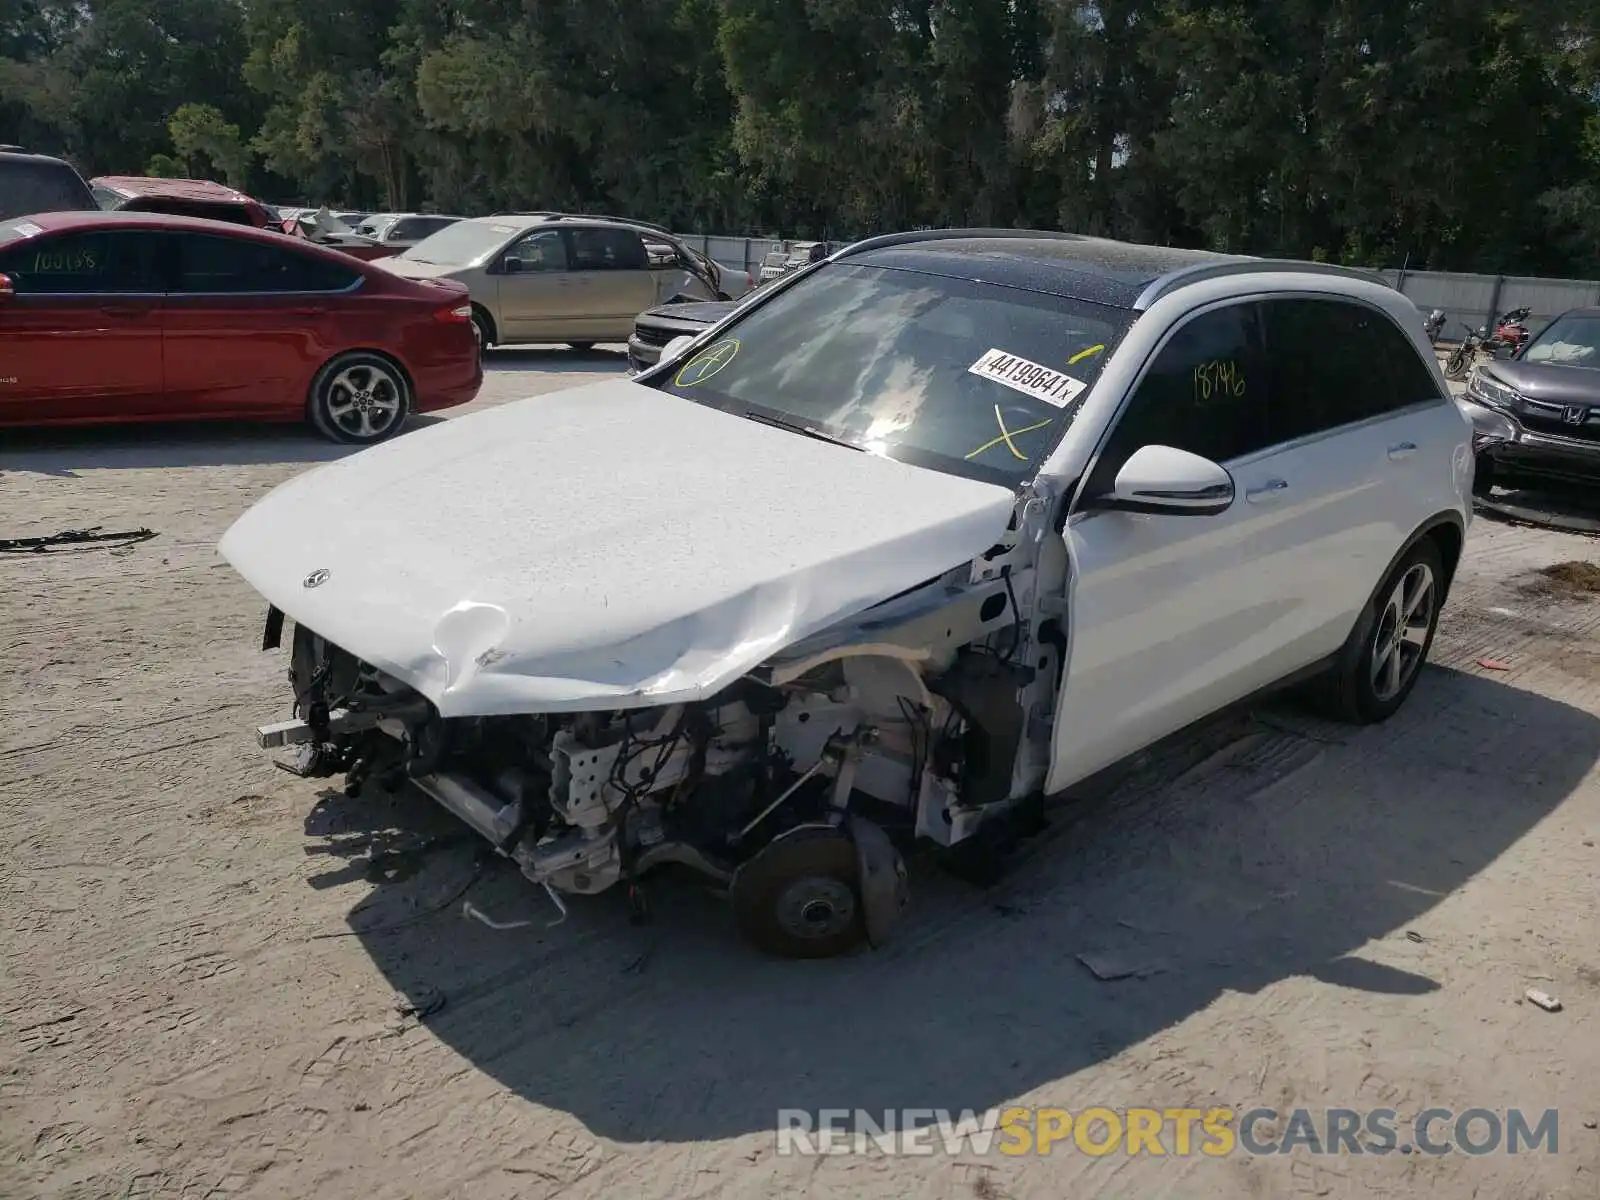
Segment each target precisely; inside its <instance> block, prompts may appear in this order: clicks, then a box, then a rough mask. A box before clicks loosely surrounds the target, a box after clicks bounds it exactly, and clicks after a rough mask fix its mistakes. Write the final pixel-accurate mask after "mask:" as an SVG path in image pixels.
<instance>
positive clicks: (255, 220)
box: [89, 175, 281, 229]
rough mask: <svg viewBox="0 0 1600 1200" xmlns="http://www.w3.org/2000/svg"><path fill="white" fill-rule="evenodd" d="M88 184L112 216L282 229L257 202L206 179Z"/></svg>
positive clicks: (118, 178)
mask: <svg viewBox="0 0 1600 1200" xmlns="http://www.w3.org/2000/svg"><path fill="white" fill-rule="evenodd" d="M89 182H90V186H91V187H93V189H94V195H95V197H96V199H97V200H99V202H100V204H99V206H100V207H101V208H104V209H106V210H107V211H111V212H149V213H166V214H168V215H169V216H175V217H204V218H205V219H207V220H211V221H227V222H229V223H231V224H234V225H249V226H251V227H252V228H255V229H273V228H281V224H279V223H276V222H274V221H273V219H272V214H270V213H269V212H268V211H267V209H266V206H265V205H263V204H262V203H261V202H260V201H258V200H253V199H251V198H250V197H249V196H247V195H245V194H244V193H243V192H241V191H239V190H238V189H236V188H231V187H226V186H224V185H223V184H220V183H214V182H212V181H211V180H209V179H163V178H159V177H155V176H135V175H99V176H96V177H95V178H94V179H92V180H90V181H89Z"/></svg>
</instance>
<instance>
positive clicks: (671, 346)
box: [657, 333, 694, 362]
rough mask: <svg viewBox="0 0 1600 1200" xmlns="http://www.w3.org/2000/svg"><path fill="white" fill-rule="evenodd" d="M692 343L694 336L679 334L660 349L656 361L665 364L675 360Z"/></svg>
mask: <svg viewBox="0 0 1600 1200" xmlns="http://www.w3.org/2000/svg"><path fill="white" fill-rule="evenodd" d="M693 342H694V334H692V333H680V334H679V335H678V336H677V337H675V338H673V339H672V340H671V341H670V342H668V343H667V344H666V345H665V346H663V347H662V348H661V357H660V359H658V360H657V361H659V362H667V361H669V360H670V359H674V358H677V357H678V355H680V354H682V353H683V352H684V351H685V350H687V349H688V348H689V346H690V345H691V344H692V343H693Z"/></svg>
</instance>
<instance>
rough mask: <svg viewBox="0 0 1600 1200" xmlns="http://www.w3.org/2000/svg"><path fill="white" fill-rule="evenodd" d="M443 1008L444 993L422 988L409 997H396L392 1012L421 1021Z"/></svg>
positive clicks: (436, 989)
mask: <svg viewBox="0 0 1600 1200" xmlns="http://www.w3.org/2000/svg"><path fill="white" fill-rule="evenodd" d="M443 1007H444V993H443V992H441V991H440V990H439V989H438V988H432V987H423V988H418V989H417V990H416V992H415V993H414V994H412V995H409V996H396V997H395V1001H394V1010H395V1012H397V1013H399V1014H400V1015H401V1016H402V1017H415V1018H417V1020H419V1021H420V1020H422V1018H424V1017H431V1016H432V1015H433V1014H434V1013H436V1012H438V1011H439V1010H440V1009H441V1008H443Z"/></svg>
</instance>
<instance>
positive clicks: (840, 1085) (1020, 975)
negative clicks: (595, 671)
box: [0, 351, 1600, 1200]
mask: <svg viewBox="0 0 1600 1200" xmlns="http://www.w3.org/2000/svg"><path fill="white" fill-rule="evenodd" d="M620 369H621V360H620V356H619V355H617V354H614V353H606V352H604V351H600V352H595V353H593V354H591V355H587V356H580V355H574V354H573V353H571V352H566V351H548V352H536V351H529V352H522V353H511V354H502V355H500V356H498V358H497V359H496V363H495V370H494V372H493V374H492V376H491V379H490V382H489V384H488V385H487V387H486V389H485V393H484V398H483V400H481V401H480V402H479V403H480V404H490V403H498V402H503V401H505V400H507V399H512V398H516V397H519V396H523V395H529V394H532V393H535V392H541V391H549V390H552V389H554V388H557V387H560V386H565V385H568V384H570V383H573V382H576V381H578V380H581V379H583V378H585V377H592V376H593V374H594V373H596V372H611V371H616V370H620ZM0 436H3V437H4V439H5V440H4V441H3V442H0V513H3V514H4V521H3V524H0V537H15V536H22V535H29V534H34V533H49V532H54V531H57V530H61V529H68V528H81V527H85V526H93V525H100V526H104V527H105V528H106V529H132V528H137V527H139V526H149V527H150V528H152V529H154V530H156V531H157V532H158V534H159V536H157V537H156V538H155V539H154V540H151V541H148V542H145V543H144V544H141V545H137V546H133V547H130V548H127V549H124V550H117V551H110V550H105V549H93V550H85V551H81V552H75V553H72V552H63V553H51V554H48V555H17V554H7V555H0V646H3V648H4V656H3V658H0V672H3V682H0V955H3V958H0V1196H4V1197H25V1196H52V1197H83V1198H96V1200H98V1198H100V1197H140V1198H155V1197H207V1196H229V1197H233V1196H249V1197H276V1196H286V1197H287V1196H312V1195H315V1196H319V1197H327V1198H340V1197H352V1198H355V1197H360V1198H362V1200H381V1198H387V1197H417V1198H435V1197H438V1198H442V1197H463V1198H468V1197H470V1198H472V1200H478V1198H483V1200H500V1198H511V1197H518V1198H526V1200H541V1198H545V1197H556V1196H560V1197H563V1198H570V1200H578V1198H580V1197H611V1196H616V1197H622V1196H631V1197H634V1198H635V1200H652V1198H656V1197H660V1198H666V1197H674V1198H676V1197H688V1196H696V1197H716V1198H730V1200H731V1198H734V1197H758V1196H774V1195H779V1194H784V1195H793V1196H824V1195H826V1196H850V1197H862V1198H871V1197H885V1198H888V1197H897V1198H898V1197H905V1198H913V1200H920V1198H927V1200H945V1198H965V1197H976V1198H977V1200H997V1198H999V1197H1011V1198H1013V1200H1046V1198H1049V1200H1058V1198H1059V1197H1062V1196H1066V1195H1072V1196H1089V1195H1095V1196H1130V1197H1139V1198H1140V1200H1149V1198H1154V1197H1161V1196H1183V1197H1212V1196H1215V1197H1219V1198H1222V1197H1226V1198H1228V1200H1233V1198H1236V1197H1247V1196H1261V1197H1285V1196H1291V1195H1293V1196H1300V1195H1306V1196H1335V1197H1340V1196H1382V1195H1408V1196H1409V1195H1431V1196H1439V1197H1463V1198H1465V1197H1469V1196H1473V1197H1478V1196H1481V1197H1486V1198H1488V1197H1516V1198H1518V1200H1531V1198H1534V1197H1550V1198H1555V1197H1572V1198H1574V1200H1576V1198H1580V1197H1581V1198H1583V1200H1593V1198H1594V1197H1595V1196H1596V1195H1600V1132H1597V1131H1596V1130H1595V1129H1594V1128H1593V1126H1594V1125H1595V1121H1596V1117H1597V1116H1600V1082H1597V1081H1600V917H1597V905H1596V899H1597V897H1596V880H1597V877H1600V848H1597V842H1600V774H1597V770H1596V763H1597V760H1600V640H1597V637H1596V633H1597V630H1600V598H1597V595H1596V593H1595V592H1594V590H1593V589H1592V587H1591V586H1590V585H1591V584H1592V583H1593V575H1592V572H1588V571H1585V570H1583V569H1582V568H1570V567H1569V568H1566V569H1564V570H1561V571H1557V572H1554V573H1553V574H1541V573H1540V569H1541V568H1545V567H1552V566H1555V565H1557V564H1560V563H1570V562H1579V563H1584V562H1587V563H1594V562H1596V561H1600V554H1597V550H1600V542H1596V541H1593V540H1587V539H1584V538H1581V537H1577V536H1574V535H1568V534H1553V533H1548V532H1539V531H1532V530H1527V529H1522V528H1518V527H1515V526H1511V525H1506V524H1496V523H1492V522H1489V521H1479V522H1478V523H1477V524H1476V526H1475V527H1474V529H1473V531H1472V534H1471V537H1470V540H1469V544H1468V549H1467V553H1466V556H1465V560H1464V563H1463V567H1462V571H1461V575H1460V578H1459V581H1458V583H1457V585H1456V590H1455V593H1454V595H1453V597H1452V601H1451V605H1450V608H1449V611H1448V613H1447V616H1446V618H1445V621H1444V624H1443V626H1442V629H1441V632H1440V636H1439V639H1438V643H1437V645H1436V647H1435V651H1434V656H1433V657H1434V661H1435V664H1436V665H1434V666H1433V667H1431V668H1430V669H1429V671H1428V672H1427V674H1426V675H1425V676H1424V678H1423V679H1422V681H1421V683H1420V685H1419V687H1418V688H1417V690H1416V692H1415V693H1414V695H1413V697H1412V699H1411V701H1410V703H1409V704H1408V706H1407V707H1406V708H1405V710H1403V711H1402V713H1401V714H1400V715H1399V716H1398V717H1396V718H1395V719H1394V720H1393V721H1391V722H1389V723H1388V724H1386V725H1384V726H1382V727H1378V728H1372V729H1366V730H1361V731H1351V730H1348V729H1344V728H1340V727H1336V726H1330V725H1325V724H1322V723H1319V722H1317V721H1314V720H1312V719H1310V718H1308V717H1305V716H1303V715H1301V714H1299V713H1297V712H1296V711H1295V710H1293V709H1292V708H1287V707H1274V708H1272V709H1269V710H1265V711H1263V712H1261V713H1257V714H1254V715H1252V716H1249V717H1247V718H1243V719H1240V720H1238V721H1232V722H1229V723H1227V724H1226V725H1223V726H1218V727H1216V728H1214V729H1212V730H1209V731H1207V732H1206V733H1205V734H1204V735H1203V736H1196V737H1193V738H1188V739H1182V740H1180V741H1179V742H1178V743H1177V744H1175V745H1174V746H1172V747H1165V748H1163V749H1161V750H1160V751H1159V752H1156V753H1153V754H1150V755H1147V756H1146V757H1145V758H1144V759H1143V760H1141V761H1140V762H1139V763H1136V764H1134V765H1133V766H1132V767H1131V768H1130V770H1129V771H1128V772H1126V773H1125V774H1124V775H1123V776H1122V777H1121V778H1120V779H1118V780H1115V781H1113V782H1112V783H1110V784H1108V785H1107V786H1104V787H1100V788H1098V789H1095V790H1093V791H1092V792H1091V794H1089V795H1086V796H1085V797H1084V798H1082V799H1081V800H1080V801H1079V802H1077V803H1075V804H1073V805H1071V806H1068V807H1065V808H1063V809H1061V810H1060V811H1059V812H1058V813H1057V815H1056V819H1055V820H1054V822H1053V824H1052V826H1051V829H1050V831H1049V832H1048V833H1047V834H1046V835H1045V837H1044V838H1043V839H1042V843H1041V844H1040V845H1039V846H1038V847H1037V848H1036V850H1035V852H1034V853H1033V854H1032V855H1031V856H1030V857H1029V858H1028V859H1027V860H1026V862H1025V863H1024V864H1023V865H1022V866H1021V867H1020V868H1019V869H1018V871H1017V872H1016V873H1015V874H1014V875H1012V876H1011V877H1009V878H1008V879H1007V880H1006V881H1005V882H1004V883H1003V884H1002V885H1001V886H1000V887H999V888H997V889H994V890H992V891H990V892H988V893H981V892H978V891H976V890H972V889H969V888H967V887H965V886H963V885H960V884H958V883H955V882H954V881H951V880H949V879H947V878H946V877H944V876H942V875H939V874H936V873H934V872H932V871H931V870H929V869H927V867H926V865H925V864H922V863H915V862H914V863H913V869H912V885H913V891H914V902H913V906H912V909H911V912H910V914H909V916H908V917H907V920H906V923H905V924H904V925H903V926H902V929H901V931H900V933H899V934H898V936H897V940H896V941H895V942H894V943H893V944H892V945H891V946H889V947H887V948H886V949H884V950H883V951H881V952H878V953H876V954H863V955H860V956H856V957H852V958H849V959H845V960H839V961H832V962H823V963H811V964H795V963H785V962H773V961H767V960H763V959H760V958H758V957H756V956H755V955H753V954H752V953H751V952H749V951H748V950H746V949H745V948H744V946H743V945H741V944H740V942H739V941H738V940H737V939H736V938H735V936H734V934H733V931H732V928H731V922H730V920H729V918H728V915H727V914H726V912H725V911H724V910H723V909H722V908H721V907H719V906H718V904H717V903H716V902H714V901H713V900H711V899H710V898H708V897H705V896H704V895H702V894H700V893H698V892H696V891H694V890H692V889H689V888H687V887H678V886H676V885H662V886H660V887H659V888H658V889H657V890H655V891H653V892H652V901H653V904H654V907H655V909H656V912H657V919H656V921H655V922H654V923H653V924H650V925H647V926H642V927H640V926H634V925H630V924H629V923H628V921H627V919H626V912H625V906H624V905H623V903H622V902H621V900H620V899H617V898H614V897H600V898H597V899H594V900H590V901H583V902H578V903H575V904H574V905H573V911H572V916H571V918H570V919H569V920H568V921H567V922H566V924H564V925H562V926H561V927H559V928H553V929H552V928H546V926H545V922H546V921H547V920H548V919H549V918H550V917H551V915H552V910H551V908H550V906H549V904H548V901H546V900H545V899H544V897H543V896H542V894H540V893H537V892H536V891H534V890H533V889H532V888H531V887H530V886H528V885H527V884H526V883H525V882H524V881H523V880H522V879H521V878H520V876H518V875H517V874H516V872H515V871H514V870H513V869H511V868H510V867H509V866H507V865H505V864H501V863H495V862H487V863H485V862H482V861H480V860H479V856H478V853H477V847H476V845H475V844H473V843H472V842H470V841H467V840H464V839H463V838H462V837H461V836H460V834H461V830H460V829H459V828H457V827H455V826H454V825H453V824H452V823H451V821H450V820H449V819H448V818H447V817H446V816H444V815H443V814H442V813H441V812H439V811H437V810H436V809H434V808H433V807H432V806H431V805H430V804H429V802H428V801H426V800H425V799H423V798H421V797H419V796H415V795H410V794H406V795H401V796H398V797H393V798H390V797H385V796H382V795H381V794H379V795H374V796H369V797H363V798H360V799H357V800H349V799H346V798H345V797H344V796H343V794H342V792H339V791H336V790H330V789H329V788H328V786H327V783H326V781H323V782H315V781H304V780H298V779H295V778H293V777H291V776H289V775H286V774H283V773H282V772H277V771H274V770H273V769H272V767H271V766H270V765H269V762H268V760H267V757H266V756H265V755H264V754H263V753H262V752H260V751H259V750H257V749H256V747H255V743H254V738H253V736H252V730H253V727H254V726H256V725H257V724H260V723H264V722H267V721H270V720H277V719H282V718H283V717H285V716H286V715H287V712H286V707H287V706H286V701H287V695H286V690H285V684H284V678H283V671H284V667H285V663H284V659H283V657H282V656H281V655H280V654H263V653H261V652H260V651H259V650H258V646H259V642H260V635H261V621H262V618H263V615H264V605H263V604H262V603H261V601H260V600H259V599H258V598H257V597H255V596H254V595H253V594H252V593H251V592H250V590H249V589H248V588H247V587H246V586H245V585H244V584H243V583H242V582H241V581H240V580H238V579H237V578H236V577H235V576H234V575H233V574H232V572H231V571H230V570H229V569H228V568H227V567H226V566H225V565H224V564H223V563H222V562H221V561H220V560H219V559H218V557H217V555H216V553H215V550H214V547H215V544H216V541H217V538H218V537H219V535H220V534H221V533H222V531H223V530H224V528H225V527H226V526H227V525H228V524H229V522H230V521H231V520H232V519H233V518H234V517H235V516H236V515H237V514H238V513H239V512H241V511H242V510H243V509H244V508H245V507H246V506H248V505H249V504H250V503H252V502H253V501H254V500H256V499H257V498H259V497H260V496H261V495H262V494H264V493H265V492H266V491H267V490H268V489H269V488H271V487H272V486H273V485H274V484H276V483H278V482H279V481H281V480H283V479H286V478H288V477H289V476H290V475H292V474H294V473H296V472H298V471H300V470H303V469H305V467H306V466H307V465H308V464H310V463H313V462H316V461H319V460H323V459H326V458H328V457H330V456H331V455H332V454H333V453H335V451H333V450H332V449H331V448H329V447H326V446H324V445H323V444H321V443H319V442H317V441H315V440H314V439H312V438H311V437H309V436H307V435H304V434H302V433H300V432H299V431H297V430H270V429H265V430H264V429H242V430H241V429H230V430H218V429H192V428H182V429H159V430H158V429H138V430H122V431H116V432H106V431H102V432H83V433H54V434H43V433H40V434H26V435H23V434H17V433H8V434H5V435H0ZM1480 660H1484V661H1489V662H1490V663H1492V664H1494V666H1499V667H1504V668H1506V669H1494V668H1493V667H1485V666H1483V665H1481V663H1480ZM464 900H470V901H471V903H472V904H473V905H474V906H476V907H477V908H479V909H481V910H482V911H483V912H485V913H487V914H489V915H490V916H491V917H493V918H494V919H495V920H497V921H501V922H510V921H519V920H522V921H531V922H532V924H531V925H528V926H525V927H521V928H516V929H509V930H494V929H491V928H488V927H486V926H485V925H484V924H481V923H479V922H477V921H474V920H469V919H466V918H465V917H464V916H463V912H462V905H463V901H464ZM1096 951H1114V952H1116V953H1117V954H1119V955H1120V956H1122V957H1123V958H1124V959H1125V960H1127V961H1129V962H1135V963H1138V964H1143V965H1142V966H1141V967H1140V969H1139V970H1136V971H1134V972H1133V974H1132V975H1131V976H1130V977H1128V978H1123V979H1118V980H1114V981H1102V980H1101V979H1099V978H1097V977H1096V976H1095V975H1094V974H1092V973H1091V972H1090V971H1088V970H1087V969H1085V967H1084V965H1083V963H1082V962H1081V961H1079V959H1078V957H1077V956H1078V955H1079V954H1084V953H1092V952H1096ZM1530 986H1533V987H1538V988H1542V989H1543V990H1545V991H1546V992H1549V993H1551V994H1552V995H1555V996H1557V997H1559V999H1560V1000H1561V1002H1562V1004H1563V1008H1562V1010H1561V1011H1560V1012H1555V1013H1550V1012H1545V1011H1542V1010H1540V1009H1539V1008H1536V1007H1534V1006H1533V1005H1532V1004H1529V1003H1526V1002H1525V1001H1524V1000H1523V999H1522V997H1523V994H1524V991H1525V989H1527V988H1528V987H1530ZM1019 1103H1020V1104H1039V1105H1055V1106H1065V1107H1068V1108H1072V1109H1082V1108H1085V1107H1088V1106H1091V1105H1106V1106H1110V1107H1113V1108H1125V1107H1128V1106H1134V1105H1153V1106H1156V1107H1182V1106H1192V1107H1198V1108H1208V1107H1212V1106H1217V1105H1222V1106H1229V1107H1234V1108H1236V1109H1239V1110H1243V1109H1245V1108H1249V1107H1252V1106H1255V1105H1273V1106H1278V1107H1280V1108H1284V1109H1287V1108H1290V1107H1293V1106H1295V1105H1305V1106H1308V1107H1314V1108H1317V1109H1321V1108H1323V1107H1326V1106H1347V1107H1352V1108H1358V1109H1362V1108H1372V1107H1389V1108H1394V1109H1397V1110H1398V1111H1399V1112H1400V1113H1401V1115H1402V1118H1404V1117H1406V1116H1407V1115H1408V1114H1409V1115H1411V1116H1414V1115H1415V1114H1416V1113H1417V1112H1418V1111H1419V1110H1421V1109H1424V1108H1426V1107H1429V1106H1430V1105H1439V1106H1445V1107H1450V1108H1453V1109H1456V1110H1458V1111H1459V1110H1462V1109H1466V1108H1469V1107H1474V1106H1481V1107H1486V1108H1491V1109H1499V1110H1504V1109H1506V1108H1508V1107H1512V1106H1520V1107H1521V1108H1523V1109H1524V1110H1533V1111H1534V1112H1538V1111H1542V1110H1543V1109H1545V1108H1551V1107H1553V1108H1558V1109H1559V1111H1560V1125H1559V1151H1558V1153H1557V1154H1555V1155H1547V1154H1543V1153H1528V1152H1524V1153H1521V1154H1518V1155H1507V1154H1504V1153H1500V1154H1494V1155H1489V1156H1485V1157H1471V1156H1467V1155H1464V1154H1461V1153H1453V1154H1449V1155H1445V1156H1442V1157H1432V1156H1425V1155H1421V1154H1410V1155H1400V1154H1395V1155H1390V1156H1387V1157H1381V1158H1380V1157H1372V1156H1366V1157H1349V1156H1345V1157H1321V1158H1319V1157H1315V1156H1312V1155H1308V1154H1305V1153H1296V1154H1293V1155H1288V1156H1275V1157H1270V1158H1252V1157H1249V1156H1246V1155H1243V1154H1235V1155H1233V1156H1230V1157H1226V1158H1210V1157H1202V1156H1190V1157H1179V1156H1176V1155H1170V1154H1169V1155H1168V1156H1165V1157H1139V1158H1128V1157H1127V1156H1125V1155H1113V1156H1109V1157H1105V1158H1091V1157H1088V1156H1085V1155H1083V1154H1081V1153H1078V1152H1076V1151H1073V1150H1071V1149H1070V1148H1068V1149H1065V1150H1058V1151H1057V1152H1056V1153H1054V1154H1052V1155H1050V1156H1048V1157H1037V1156H1035V1157H1021V1158H1003V1157H998V1156H996V1157H987V1158H984V1159H982V1160H979V1159H977V1158H974V1157H972V1156H970V1155H967V1156H962V1157H958V1158H951V1157H905V1158H894V1159H889V1158H884V1157H881V1156H871V1155H867V1156H848V1157H835V1158H826V1159H822V1158H795V1157H783V1156H779V1155H777V1154H776V1153H775V1148H774V1137H773V1132H772V1131H773V1128H774V1125H775V1123H776V1121H777V1113H778V1110H779V1109H783V1108H807V1109H819V1108H852V1109H853V1108H863V1109H868V1110H880V1111H881V1110H883V1109H885V1108H891V1107H893V1108H900V1107H918V1108H948V1109H952V1110H959V1109H963V1108H971V1109H983V1108H986V1107H989V1106H1003V1105H1009V1104H1019Z"/></svg>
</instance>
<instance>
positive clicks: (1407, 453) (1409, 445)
mask: <svg viewBox="0 0 1600 1200" xmlns="http://www.w3.org/2000/svg"><path fill="white" fill-rule="evenodd" d="M1416 452H1417V444H1416V443H1415V442H1396V443H1395V444H1394V445H1392V446H1390V447H1389V457H1390V458H1391V459H1393V460H1395V461H1397V462H1398V461H1399V460H1400V459H1402V458H1410V457H1411V456H1412V455H1413V454H1415V453H1416Z"/></svg>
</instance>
